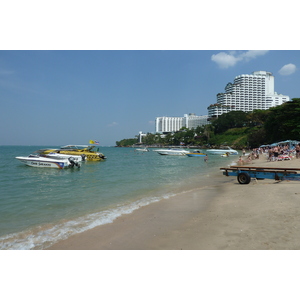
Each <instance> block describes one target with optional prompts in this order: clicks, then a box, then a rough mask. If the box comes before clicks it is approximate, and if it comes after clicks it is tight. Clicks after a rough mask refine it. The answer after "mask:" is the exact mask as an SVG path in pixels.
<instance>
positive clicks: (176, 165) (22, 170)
mask: <svg viewBox="0 0 300 300" xmlns="http://www.w3.org/2000/svg"><path fill="white" fill-rule="evenodd" d="M41 148H55V147H45V146H41V147H38V146H34V147H33V146H0V159H1V167H0V192H1V193H0V249H44V248H47V247H49V246H50V245H52V244H53V243H54V242H57V241H59V240H61V239H65V238H67V237H69V236H70V235H73V234H75V233H79V232H82V231H85V230H88V229H90V228H93V227H95V226H98V225H101V224H105V223H109V222H113V220H114V219H115V218H116V217H118V216H120V215H121V214H128V213H131V212H132V211H134V210H135V209H138V208H139V207H141V206H144V205H148V204H149V203H151V202H155V201H159V200H161V199H163V198H168V197H170V196H172V195H175V194H178V193H180V192H182V191H184V190H189V189H192V188H194V187H196V186H198V185H201V184H204V182H205V181H207V180H209V176H210V174H212V173H214V172H220V170H219V168H220V167H222V166H226V165H229V164H230V162H231V161H232V160H234V159H235V160H237V158H236V157H235V158H233V157H231V158H223V157H221V156H216V155H210V156H209V161H208V163H205V162H204V159H203V157H201V158H197V157H187V156H183V157H179V156H161V155H159V154H158V153H156V152H153V151H152V150H150V152H146V153H139V152H136V151H134V149H133V148H115V147H100V152H102V153H103V154H105V155H106V156H107V160H106V161H104V162H85V163H83V164H82V167H81V168H80V169H77V168H76V169H64V170H59V169H47V168H45V169H44V168H33V167H29V166H26V165H24V164H22V163H21V162H19V161H18V160H17V159H15V157H16V156H26V155H29V154H30V153H32V152H34V151H36V150H38V149H41Z"/></svg>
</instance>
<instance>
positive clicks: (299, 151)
mask: <svg viewBox="0 0 300 300" xmlns="http://www.w3.org/2000/svg"><path fill="white" fill-rule="evenodd" d="M299 156H300V144H298V145H296V158H299Z"/></svg>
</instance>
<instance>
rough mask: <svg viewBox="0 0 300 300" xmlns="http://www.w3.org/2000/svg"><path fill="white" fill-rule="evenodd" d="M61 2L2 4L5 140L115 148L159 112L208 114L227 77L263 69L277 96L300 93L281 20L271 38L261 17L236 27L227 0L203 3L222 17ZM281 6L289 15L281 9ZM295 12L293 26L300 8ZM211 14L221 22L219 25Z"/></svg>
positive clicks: (0, 140)
mask: <svg viewBox="0 0 300 300" xmlns="http://www.w3.org/2000/svg"><path fill="white" fill-rule="evenodd" d="M15 2H18V3H19V6H18V7H19V9H18V10H15V5H16V3H15ZM55 3H56V1H53V4H55ZM58 3H59V4H60V10H57V9H56V7H55V5H52V6H45V7H43V6H42V4H40V6H38V7H37V6H36V2H35V1H32V0H29V1H28V2H26V5H25V4H24V3H23V2H22V1H12V2H9V3H7V4H6V3H5V4H3V6H4V5H5V6H6V9H5V10H3V11H5V12H6V13H5V14H3V15H2V18H1V19H0V26H2V28H7V29H6V30H4V31H3V32H2V38H1V40H0V105H1V110H0V145H57V146H60V145H66V144H87V143H88V141H89V140H91V139H93V140H97V141H99V142H100V145H101V146H115V144H116V141H120V140H122V139H126V138H134V137H135V136H136V135H137V134H138V133H139V132H140V131H142V132H144V133H147V132H154V131H155V119H156V117H162V116H170V117H172V116H176V117H182V116H183V115H184V114H188V113H195V114H196V115H207V107H208V106H209V105H210V104H213V103H216V95H217V94H218V93H220V92H224V89H225V86H226V84H227V83H228V82H233V80H234V78H235V76H238V75H240V74H251V73H252V72H254V71H268V72H271V73H273V75H274V76H275V91H276V92H278V93H281V94H284V95H288V96H290V97H291V98H293V97H300V91H299V79H300V78H299V77H300V72H299V68H300V52H299V51H298V50H297V48H296V50H295V48H294V47H290V46H289V44H288V41H290V39H288V34H287V33H288V32H291V30H289V31H284V30H283V25H282V24H279V23H278V22H274V23H272V27H270V28H271V29H269V32H268V39H265V38H264V36H263V39H260V40H259V39H258V38H260V34H264V33H265V31H264V30H262V27H261V23H259V22H253V23H251V22H250V24H248V23H249V22H248V23H245V24H244V25H243V26H242V30H243V31H242V32H243V34H241V32H240V31H238V29H239V27H238V26H236V24H238V23H239V22H241V21H243V20H244V15H239V14H237V13H236V16H235V18H234V19H232V18H231V19H229V18H226V15H225V16H224V9H226V7H227V6H226V5H225V4H224V3H223V2H218V3H219V6H218V8H219V10H220V11H221V12H220V14H218V13H219V10H218V11H216V10H214V11H212V9H213V8H214V5H215V3H211V4H204V5H205V7H204V8H205V9H206V10H205V11H207V12H209V11H212V12H213V17H214V19H212V18H211V16H210V15H209V14H207V16H206V14H205V15H204V14H201V18H199V11H200V8H203V7H199V6H196V4H195V3H198V2H197V1H187V2H185V3H186V5H185V6H182V5H181V3H180V2H178V1H164V0H162V1H151V2H148V1H145V2H144V3H146V4H148V5H146V6H143V5H142V4H141V2H139V1H131V0H130V1H128V2H126V5H125V4H124V1H123V2H122V1H111V2H109V3H108V2H104V1H103V2H102V1H100V2H99V1H98V2H94V1H88V2H87V3H88V4H89V5H87V6H86V7H83V6H81V5H79V3H78V2H76V1H75V2H74V1H73V2H68V1H60V2H57V4H58ZM91 3H101V5H102V6H100V7H99V6H93V5H91ZM149 3H151V5H149ZM170 3H172V5H171V6H170ZM230 3H233V4H234V3H235V1H230ZM237 3H239V2H237ZM237 3H236V4H237ZM30 4H32V5H35V6H34V7H35V10H33V11H30V10H29V8H30ZM68 4H72V5H69V6H68ZM116 4H118V6H116ZM130 4H132V6H130ZM158 4H159V9H157V7H158V6H155V5H158ZM197 5H198V4H197ZM260 5H261V6H260V7H261V8H262V10H259V11H257V10H256V9H255V7H252V6H251V7H249V8H248V10H247V11H248V12H249V14H250V13H251V10H252V9H253V12H255V16H256V17H257V18H261V17H262V16H263V8H264V5H266V7H267V4H262V3H261V4H260ZM273 8H276V4H274V7H273ZM277 9H278V12H280V13H282V14H283V13H284V9H283V8H282V6H278V8H277ZM26 10H27V11H26ZM37 10H39V11H40V14H37V13H36V11H37ZM24 11H26V14H24ZM137 11H138V12H139V14H137ZM201 11H203V10H201ZM64 12H66V14H64ZM288 12H289V17H290V20H289V23H288V25H289V26H291V27H293V24H296V23H295V22H296V19H297V18H293V15H294V14H296V12H291V11H288ZM10 13H11V15H10ZM275 13H276V11H275ZM295 16H296V15H295ZM54 17H55V22H53V20H54ZM223 18H226V22H224V23H222V19H223ZM212 20H219V21H220V22H221V23H220V25H219V23H218V24H217V23H216V22H214V23H215V26H212V25H213V22H212ZM293 20H294V21H293ZM293 22H294V23H293ZM247 24H248V25H247ZM285 24H286V23H285ZM8 25H9V26H8ZM247 26H248V27H247ZM256 26H257V27H256ZM248 28H251V31H250V30H248V31H247V29H248ZM256 28H259V30H256ZM296 28H297V27H296ZM233 29H234V30H233ZM280 36H282V37H283V38H284V39H283V43H278V41H280ZM216 41H217V42H216ZM228 41H229V42H228ZM253 41H254V42H253ZM270 41H273V43H270ZM274 41H275V44H274ZM283 44H284V46H285V48H284V49H283V50H276V49H278V48H277V47H278V46H280V45H283ZM281 48H282V47H279V49H281ZM222 49H225V50H222ZM226 49H227V50H226ZM232 49H238V50H232ZM247 49H250V50H247ZM256 49H271V50H256ZM290 49H293V50H290Z"/></svg>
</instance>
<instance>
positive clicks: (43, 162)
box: [16, 154, 80, 169]
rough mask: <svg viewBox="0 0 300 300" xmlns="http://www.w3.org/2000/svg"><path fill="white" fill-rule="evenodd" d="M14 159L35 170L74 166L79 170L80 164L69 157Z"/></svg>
mask: <svg viewBox="0 0 300 300" xmlns="http://www.w3.org/2000/svg"><path fill="white" fill-rule="evenodd" d="M16 159H18V160H19V161H21V162H22V163H24V164H25V165H27V166H30V167H37V168H56V169H64V168H72V167H74V166H76V167H78V168H80V162H79V160H78V159H76V158H75V157H72V156H69V157H65V158H62V157H61V158H58V157H57V158H54V157H53V158H51V157H46V156H40V155H32V154H31V155H29V156H17V157H16Z"/></svg>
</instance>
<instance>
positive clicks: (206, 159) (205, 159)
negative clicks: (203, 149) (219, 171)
mask: <svg viewBox="0 0 300 300" xmlns="http://www.w3.org/2000/svg"><path fill="white" fill-rule="evenodd" d="M204 161H205V162H206V163H207V161H208V155H207V154H206V155H205V157H204Z"/></svg>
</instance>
